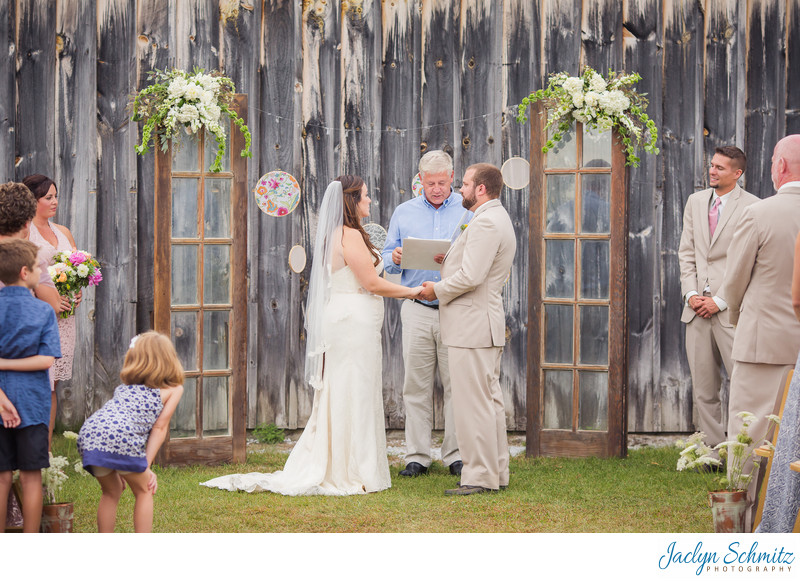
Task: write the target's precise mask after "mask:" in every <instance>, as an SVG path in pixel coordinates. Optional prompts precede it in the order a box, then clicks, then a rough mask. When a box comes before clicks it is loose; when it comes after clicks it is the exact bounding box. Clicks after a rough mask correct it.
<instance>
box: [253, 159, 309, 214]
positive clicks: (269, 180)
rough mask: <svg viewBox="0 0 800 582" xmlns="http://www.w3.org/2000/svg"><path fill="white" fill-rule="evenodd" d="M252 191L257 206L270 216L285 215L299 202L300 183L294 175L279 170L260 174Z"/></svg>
mask: <svg viewBox="0 0 800 582" xmlns="http://www.w3.org/2000/svg"><path fill="white" fill-rule="evenodd" d="M253 193H254V194H255V197H256V204H258V207H259V208H260V209H261V211H262V212H264V213H265V214H268V215H270V216H286V215H287V214H290V213H291V212H292V211H293V210H294V209H295V208H297V204H298V202H300V184H298V183H297V180H295V178H294V176H292V175H291V174H289V173H287V172H283V171H281V170H273V171H272V172H267V173H266V174H264V175H263V176H261V178H260V179H259V180H258V183H257V184H256V187H255V188H254V189H253Z"/></svg>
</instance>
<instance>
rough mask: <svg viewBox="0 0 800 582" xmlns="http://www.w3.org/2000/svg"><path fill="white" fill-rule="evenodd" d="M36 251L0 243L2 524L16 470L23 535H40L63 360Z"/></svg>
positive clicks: (15, 242)
mask: <svg viewBox="0 0 800 582" xmlns="http://www.w3.org/2000/svg"><path fill="white" fill-rule="evenodd" d="M37 250H38V249H37V247H36V245H35V244H33V243H32V242H30V241H27V240H23V239H4V240H0V282H2V283H3V284H4V285H5V287H3V288H2V289H0V390H2V392H0V416H2V420H3V426H0V524H5V520H6V512H7V501H8V494H9V492H10V490H11V479H12V471H14V470H15V469H19V477H20V484H21V485H22V518H23V531H24V532H29V533H35V532H38V531H39V525H40V522H41V518H42V471H41V470H42V469H44V468H46V467H49V466H50V460H49V450H48V449H49V447H48V423H49V421H50V380H49V378H48V373H47V371H48V369H49V368H50V366H52V365H53V362H54V361H55V358H60V357H61V344H60V341H59V337H58V324H57V322H56V314H55V312H54V311H53V309H52V308H51V307H50V306H49V305H48V304H47V303H45V302H43V301H41V300H39V299H36V298H35V297H34V296H33V294H32V293H31V290H32V289H33V288H34V287H36V285H38V283H39V277H40V275H41V273H40V267H39V261H38V260H37V258H36V253H37Z"/></svg>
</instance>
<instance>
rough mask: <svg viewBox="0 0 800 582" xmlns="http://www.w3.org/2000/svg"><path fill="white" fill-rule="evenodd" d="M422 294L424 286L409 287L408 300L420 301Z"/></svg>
mask: <svg viewBox="0 0 800 582" xmlns="http://www.w3.org/2000/svg"><path fill="white" fill-rule="evenodd" d="M420 293H422V285H417V286H416V287H409V291H408V295H407V298H408V299H419V298H420Z"/></svg>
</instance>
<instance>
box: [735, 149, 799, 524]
mask: <svg viewBox="0 0 800 582" xmlns="http://www.w3.org/2000/svg"><path fill="white" fill-rule="evenodd" d="M772 183H773V185H774V186H775V188H776V189H777V191H778V192H777V194H775V195H774V196H771V197H769V198H767V199H765V200H761V201H760V202H757V203H756V204H752V205H750V206H748V207H747V208H745V209H744V210H743V211H742V217H741V218H740V219H739V225H738V226H737V228H736V232H735V233H734V238H733V243H732V244H731V249H730V251H729V253H728V266H727V268H726V270H725V279H724V282H723V285H722V288H721V289H720V290H719V295H720V297H722V298H723V299H724V300H725V301H726V302H727V303H728V309H729V310H730V320H731V323H733V324H734V325H735V326H736V332H735V334H734V338H733V373H732V375H731V394H730V405H729V408H728V410H729V417H728V436H729V438H730V439H734V438H736V435H737V434H738V433H739V430H740V428H741V426H742V420H741V419H740V418H738V417H737V416H736V415H737V414H738V413H740V412H743V411H747V412H751V413H753V414H754V415H755V416H756V419H757V420H756V421H755V422H753V423H752V424H751V425H750V436H751V437H752V438H753V439H755V440H757V439H760V438H762V437H763V436H764V434H765V432H766V429H767V426H768V421H767V420H766V419H765V418H764V417H765V416H766V415H767V414H773V413H775V412H776V409H777V405H778V398H779V395H780V394H782V388H783V382H784V381H785V378H786V375H787V373H788V372H789V370H791V369H792V366H793V365H794V363H795V361H796V360H797V353H798V350H800V322H798V321H797V318H796V317H795V314H794V309H793V308H792V293H791V289H792V268H793V249H794V243H795V239H796V238H797V234H798V232H800V135H789V136H787V137H785V138H783V139H782V140H780V141H779V142H778V144H777V145H776V146H775V150H774V152H773V154H772ZM751 467H752V461H750V460H748V462H747V463H745V467H744V473H745V474H746V473H748V472H749V471H750V468H751ZM729 470H730V467H729ZM755 494H756V479H753V480H752V481H751V482H750V486H749V487H748V489H747V500H748V513H747V523H748V524H750V525H752V518H753V511H752V510H753V505H754V503H755ZM748 529H749V528H748Z"/></svg>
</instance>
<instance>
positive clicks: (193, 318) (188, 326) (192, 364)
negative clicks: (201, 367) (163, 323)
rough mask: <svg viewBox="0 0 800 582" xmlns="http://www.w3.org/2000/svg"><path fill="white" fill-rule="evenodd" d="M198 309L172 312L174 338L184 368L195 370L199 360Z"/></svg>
mask: <svg viewBox="0 0 800 582" xmlns="http://www.w3.org/2000/svg"><path fill="white" fill-rule="evenodd" d="M197 315H198V314H197V312H196V311H188V312H187V311H173V312H172V318H171V319H172V339H173V341H174V342H175V350H176V351H177V352H178V359H179V360H180V362H181V364H182V365H183V369H184V370H186V371H187V372H188V371H195V370H197V369H198V361H197V330H198V329H199V327H198V324H199V320H198V317H197Z"/></svg>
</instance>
